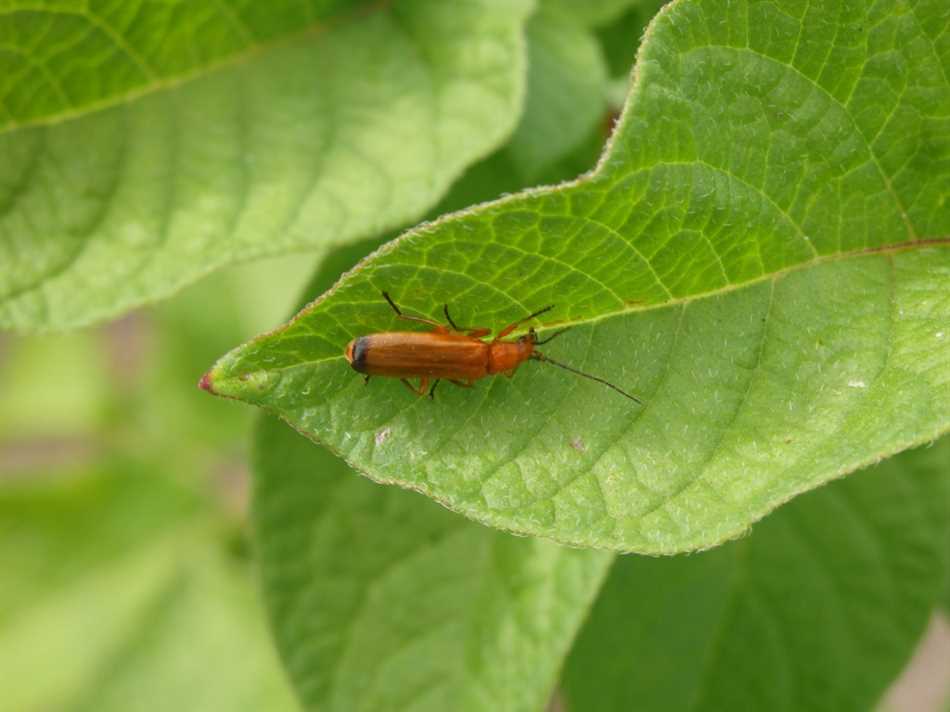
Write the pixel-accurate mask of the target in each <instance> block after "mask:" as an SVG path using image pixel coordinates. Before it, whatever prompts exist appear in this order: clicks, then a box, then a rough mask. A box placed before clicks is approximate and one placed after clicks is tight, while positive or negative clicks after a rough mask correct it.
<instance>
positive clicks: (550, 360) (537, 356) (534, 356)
mask: <svg viewBox="0 0 950 712" xmlns="http://www.w3.org/2000/svg"><path fill="white" fill-rule="evenodd" d="M558 333H560V332H558ZM555 336H557V334H555ZM553 338H554V336H552V337H551V339H553ZM551 339H548V341H550V340H551ZM530 358H532V359H533V360H535V361H541V362H543V363H549V364H551V365H552V366H557V367H558V368H563V369H564V370H565V371H570V372H571V373H573V374H575V375H577V376H582V377H583V378H589V379H590V380H592V381H597V382H598V383H602V384H603V385H605V386H607V388H612V389H614V390H615V391H617V393H619V394H620V395H622V396H625V397H627V398H629V399H630V400H632V401H633V402H634V403H640V404H642V403H643V401H642V400H640V399H639V398H637V397H636V396H634V395H630V394H629V393H627V392H626V391H625V390H623V389H621V388H618V387H617V386H615V385H614V384H613V383H611V382H610V381H605V380H604V379H603V378H599V377H597V376H592V375H591V374H589V373H584V372H583V371H578V370H577V369H576V368H574V367H573V366H568V365H567V364H566V363H561V362H560V361H555V360H554V359H553V358H550V357H548V356H545V355H544V354H542V353H540V352H539V351H535V352H534V353H532V354H531V356H530Z"/></svg>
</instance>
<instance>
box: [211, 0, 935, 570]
mask: <svg viewBox="0 0 950 712" xmlns="http://www.w3.org/2000/svg"><path fill="white" fill-rule="evenodd" d="M836 7H837V6H836ZM839 9H840V12H835V13H831V12H829V11H828V10H827V9H823V8H821V7H815V8H809V9H807V10H804V9H803V10H802V12H801V13H799V14H797V15H794V16H793V15H792V14H780V13H778V11H777V10H776V8H775V6H774V4H772V3H768V2H756V1H752V0H750V1H748V2H740V3H734V4H731V5H729V6H725V5H723V4H721V3H718V2H703V1H702V0H696V1H693V2H686V1H680V2H677V3H674V4H673V5H672V6H668V7H667V8H665V9H664V11H663V12H661V13H660V15H659V16H658V17H657V18H656V19H655V21H654V22H653V23H652V24H651V27H650V30H649V31H648V33H647V34H648V36H647V39H646V40H645V42H644V45H643V47H642V49H641V54H640V57H639V63H638V67H637V71H636V72H635V77H636V81H635V84H634V86H633V87H632V89H631V94H630V97H629V100H628V104H627V107H626V109H625V112H624V115H623V117H622V119H621V123H620V126H619V128H618V130H617V131H616V133H615V134H614V138H613V140H612V143H611V145H610V146H609V148H608V150H607V152H606V154H605V156H604V157H603V159H602V160H601V163H600V164H599V166H598V168H597V170H596V171H595V172H594V173H592V174H590V175H589V176H586V177H584V178H583V179H581V180H579V181H577V182H575V183H573V184H565V185H561V186H557V187H555V188H550V189H543V190H535V191H530V192H527V193H525V194H522V195H518V196H513V197H511V198H508V199H503V200H501V201H498V202H497V203H494V204H491V205H487V206H481V207H479V208H477V209H474V210H471V211H469V212H465V213H460V214H456V215H453V216H449V217H447V218H445V219H442V220H439V221H437V222H436V223H434V224H427V225H423V226H421V227H420V228H418V229H416V230H413V231H411V232H410V233H408V234H407V235H405V236H404V237H402V238H401V239H399V240H397V241H396V242H394V243H391V244H390V245H387V246H386V247H385V248H383V249H382V250H380V251H378V252H377V253H375V254H374V255H372V256H371V257H370V258H369V259H367V260H366V261H364V262H363V263H361V264H360V265H359V266H358V268H356V269H355V270H353V271H351V272H350V273H348V274H347V275H346V276H345V277H344V278H343V279H342V280H341V281H340V282H339V283H338V284H337V285H336V286H335V287H334V289H332V290H331V291H330V292H329V293H327V294H326V295H324V296H323V297H322V298H320V299H319V300H317V301H316V302H314V303H313V304H311V305H310V306H309V307H308V308H307V309H305V310H304V311H303V312H301V314H299V315H298V316H297V317H296V318H295V319H294V320H293V321H292V322H290V323H289V324H288V325H286V326H284V327H282V328H280V329H278V330H276V331H274V332H272V333H270V334H268V335H265V336H262V337H260V338H258V339H256V340H254V341H252V342H250V343H248V344H246V345H244V346H242V347H240V348H238V349H235V350H234V351H232V352H231V353H230V354H228V355H227V356H225V357H224V358H223V359H222V360H221V361H219V362H218V363H217V364H216V365H215V367H214V368H213V370H212V371H211V372H210V373H209V375H208V380H207V381H206V383H207V385H209V386H210V388H211V389H212V390H213V391H214V392H216V393H219V394H221V395H224V396H229V397H233V398H239V399H243V400H245V401H247V402H250V403H254V404H257V405H261V406H263V407H265V408H266V409H268V410H270V411H273V412H276V413H278V414H280V415H281V417H283V418H284V419H285V420H287V421H288V422H289V423H291V424H292V425H293V426H294V427H295V428H297V429H298V430H300V431H301V432H303V433H304V434H306V435H307V436H308V437H310V438H312V439H314V440H317V441H319V442H322V443H325V444H327V445H328V446H329V447H330V448H331V449H333V450H335V451H336V452H338V453H340V454H341V455H342V456H343V457H344V458H345V459H346V460H347V462H348V463H350V464H351V465H352V466H353V467H355V468H356V469H358V470H359V471H361V472H363V473H365V474H367V475H368V476H370V477H371V478H373V479H375V480H377V481H380V482H385V483H397V484H400V485H402V486H404V487H409V488H412V489H417V490H419V491H422V492H424V493H426V494H428V495H429V496H431V497H433V498H435V499H437V500H438V501H440V502H442V503H443V504H445V505H446V506H449V507H450V508H452V509H455V510H457V511H460V512H462V513H464V514H466V515H467V516H470V517H472V518H475V519H477V520H479V521H481V522H484V523H487V524H490V525H493V526H496V527H500V528H504V529H508V530H512V531H517V532H520V533H525V534H532V535H540V536H545V537H550V538H553V539H556V540H559V541H564V542H569V543H572V544H576V545H584V546H596V547H605V548H611V549H617V550H625V551H638V552H653V553H660V552H663V553H672V552H677V551H685V550H692V549H698V548H704V547H709V546H712V545H714V544H717V543H720V542H722V541H724V540H726V539H729V538H732V537H735V536H737V535H739V534H741V533H742V532H743V531H745V530H746V529H747V528H748V527H749V525H750V524H751V523H752V522H754V521H756V520H757V519H759V518H761V517H762V516H764V515H765V514H766V513H767V512H769V511H770V510H772V509H773V508H775V507H776V506H778V505H779V504H781V503H783V502H785V501H786V500H788V499H789V498H791V497H793V496H795V495H796V494H799V493H801V492H804V491H807V490H809V489H812V488H814V487H816V486H818V485H820V484H822V483H824V482H827V481H828V480H830V479H832V478H835V477H838V476H841V475H843V474H845V473H847V472H850V471H852V470H854V469H856V468H858V467H861V466H862V465H865V464H867V463H869V462H872V461H876V460H877V459H879V458H881V457H883V456H885V455H887V454H889V453H893V452H897V451H899V450H902V449H904V448H907V447H909V446H911V445H914V444H917V443H922V442H925V441H927V440H930V439H933V438H935V437H936V436H938V435H939V434H941V433H943V432H946V431H947V430H948V428H950V328H948V324H950V300H948V299H947V297H946V295H947V294H948V293H950V250H948V249H947V247H948V243H950V237H948V236H950V202H947V201H946V200H945V197H946V186H947V185H948V181H950V123H948V121H947V119H946V116H947V115H950V87H948V84H947V80H946V77H947V76H948V74H950V54H948V53H947V52H946V48H947V47H950V43H948V41H947V40H948V38H950V35H948V34H947V32H948V30H947V26H946V23H945V22H943V19H942V18H943V17H944V15H943V10H942V4H941V3H938V2H923V3H919V4H917V5H916V6H915V7H914V9H913V11H912V12H905V11H904V7H903V5H900V4H897V3H884V4H881V3H871V2H870V1H869V0H868V2H855V3H852V4H850V5H848V6H847V7H846V8H839ZM941 52H942V54H941ZM382 290H388V291H389V292H391V293H392V295H393V297H394V298H395V299H396V301H397V302H398V303H399V304H401V305H402V306H403V307H404V308H405V309H407V310H410V311H413V312H419V313H422V314H424V315H427V316H430V317H433V318H441V307H442V304H443V303H448V304H450V305H451V307H452V309H453V310H454V313H455V318H456V321H457V322H458V323H463V322H464V323H466V324H475V325H478V326H488V327H493V328H495V329H499V328H501V327H502V326H504V325H505V324H507V323H510V322H512V321H515V320H516V319H519V318H522V317H524V316H525V315H526V314H528V313H529V312H531V311H534V310H536V309H538V308H540V307H543V306H544V305H546V304H555V305H556V308H555V309H554V310H553V311H552V312H551V313H550V314H549V315H546V316H545V319H546V321H547V323H546V327H547V328H552V327H555V326H564V325H569V326H573V327H574V328H573V330H572V331H571V332H570V333H569V334H567V335H565V336H563V337H561V338H560V339H559V340H558V341H557V342H554V343H553V344H551V345H550V346H548V347H545V349H546V350H547V353H549V354H550V355H551V356H552V357H554V358H557V359H559V360H562V361H565V362H568V363H570V364H572V365H574V366H575V367H577V368H582V369H584V370H586V371H588V372H591V373H593V374H596V375H599V376H602V377H604V378H607V379H608V380H610V381H612V382H613V383H616V384H618V385H619V386H621V387H623V388H625V389H627V390H629V391H632V392H635V393H637V394H639V395H640V396H641V397H642V398H643V399H644V401H645V405H644V406H642V407H638V406H635V405H634V404H631V403H630V402H629V401H628V400H626V399H624V398H622V397H620V396H619V395H617V394H616V393H614V392H612V391H610V390H607V389H605V388H603V387H601V386H600V385H598V384H596V383H591V382H589V381H583V380H580V379H578V378H575V377H573V376H572V375H571V374H568V373H564V372H562V371H559V370H557V369H553V368H545V367H544V366H543V365H540V364H529V365H527V366H525V367H524V368H522V369H521V371H519V373H518V374H517V376H516V377H515V378H514V379H512V380H507V379H500V378H496V379H492V380H490V381H488V382H484V383H479V384H478V385H477V386H476V388H475V389H474V390H464V391H463V390H459V389H455V388H452V387H450V386H449V385H448V384H446V385H445V386H443V387H441V389H440V391H439V393H438V397H437V398H436V399H435V401H434V402H430V401H428V400H418V399H415V398H413V397H412V396H411V395H410V394H409V393H408V392H407V391H406V389H404V388H403V386H402V385H401V384H400V383H398V382H396V381H395V380H389V381H387V380H386V379H377V380H376V382H374V383H370V385H369V387H364V386H363V384H362V381H361V379H360V378H358V376H357V375H356V374H354V373H353V372H352V371H351V370H350V369H349V368H348V366H347V363H346V361H345V360H344V359H343V350H344V347H345V345H346V344H347V342H348V341H349V340H350V339H352V338H354V337H357V336H361V335H365V334H370V333H373V332H378V331H384V330H387V329H393V328H397V326H398V327H402V328H405V326H404V324H401V323H400V322H398V321H397V320H395V319H394V317H393V314H392V311H391V310H390V309H389V307H388V306H387V305H386V304H385V302H383V301H382V299H381V297H380V292H381V291H382ZM542 333H550V332H547V331H546V330H545V331H543V332H542ZM384 430H385V431H386V432H388V433H389V437H388V438H387V439H386V440H385V441H384V442H383V443H377V437H378V434H379V433H380V432H383V431H384Z"/></svg>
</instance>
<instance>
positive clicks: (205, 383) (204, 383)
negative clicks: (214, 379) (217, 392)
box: [198, 371, 214, 394]
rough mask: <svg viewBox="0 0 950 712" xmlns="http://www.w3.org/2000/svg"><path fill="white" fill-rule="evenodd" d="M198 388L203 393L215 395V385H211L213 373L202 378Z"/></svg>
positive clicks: (209, 372)
mask: <svg viewBox="0 0 950 712" xmlns="http://www.w3.org/2000/svg"><path fill="white" fill-rule="evenodd" d="M198 388H200V389H201V390H203V391H208V393H212V394H213V393H214V384H213V383H211V371H208V372H207V373H206V374H205V375H203V376H202V377H201V380H200V381H198Z"/></svg>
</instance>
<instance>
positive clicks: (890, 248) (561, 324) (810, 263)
mask: <svg viewBox="0 0 950 712" xmlns="http://www.w3.org/2000/svg"><path fill="white" fill-rule="evenodd" d="M401 239H402V238H400V240H399V241H401ZM927 247H947V248H950V236H944V237H933V238H921V239H918V240H914V241H906V242H899V243H892V244H887V245H878V246H876V247H864V248H861V249H860V250H849V251H845V252H838V253H834V254H828V255H819V256H818V257H815V258H813V259H810V260H807V261H805V262H800V263H798V264H795V265H790V266H788V267H784V268H782V269H780V270H776V271H774V272H770V273H768V274H762V275H760V276H758V277H754V278H752V279H749V280H747V281H744V282H736V283H731V284H727V285H725V286H722V287H718V288H716V289H710V290H707V291H704V292H698V293H697V294H691V295H688V296H685V297H676V298H673V299H670V300H667V301H665V302H656V303H653V304H646V305H642V306H634V305H632V304H629V303H628V304H627V305H626V306H625V307H623V308H621V309H616V310H612V311H605V312H603V313H601V314H598V315H596V316H591V317H589V318H586V319H572V320H567V321H558V322H551V323H548V324H544V325H542V326H540V327H536V328H535V331H536V332H538V333H539V334H542V333H545V332H546V331H550V330H551V329H555V328H558V329H563V328H566V327H575V326H587V325H590V324H596V323H598V322H601V321H605V320H607V319H613V318H615V317H622V316H627V315H629V314H637V313H641V312H650V311H654V310H657V309H666V308H668V307H674V306H679V305H683V304H690V303H691V302H694V301H698V300H700V299H708V298H711V297H717V296H720V295H722V294H728V293H730V292H734V291H737V290H739V289H744V288H746V287H751V286H754V285H756V284H761V283H765V282H767V281H769V280H772V281H775V280H778V279H781V278H782V277H784V276H786V275H788V274H792V273H794V272H800V271H804V270H806V269H810V268H812V267H817V266H820V265H823V264H829V263H833V262H839V261H843V260H847V259H852V258H859V257H863V256H871V255H893V254H897V253H900V252H908V251H910V250H915V249H924V248H927ZM332 292H333V290H331V291H329V292H326V293H324V294H323V295H321V296H320V297H319V298H318V299H317V300H316V301H315V302H313V304H312V305H311V308H310V309H305V310H303V311H301V312H299V313H298V314H297V315H295V316H294V317H293V319H291V320H290V321H289V322H288V323H287V324H286V325H285V326H283V327H282V328H280V329H277V330H275V331H271V332H268V333H267V334H265V335H263V336H262V337H260V338H261V339H264V338H267V339H272V338H274V337H278V338H279V337H280V336H281V335H282V334H283V333H284V332H285V331H287V330H288V329H290V328H291V327H292V326H293V325H294V324H295V323H296V322H297V320H298V319H302V318H305V317H307V316H309V315H310V313H311V311H312V310H313V309H315V308H317V307H319V305H320V304H321V303H322V302H323V301H324V300H325V299H327V298H328V297H329V296H330V295H331V294H332ZM328 316H332V315H331V314H328ZM336 323H337V325H338V326H340V327H341V328H342V329H344V330H346V331H347V332H348V333H349V334H350V335H351V336H352V337H354V338H355V337H357V336H363V335H365V334H360V333H356V332H353V331H351V330H349V325H347V324H343V323H341V322H339V321H337V322H336ZM520 333H524V332H523V330H519V331H515V332H514V334H520ZM254 345H256V340H255V341H253V342H251V343H250V344H248V346H254ZM239 348H241V349H243V348H245V347H239ZM225 358H228V357H227V356H225ZM343 358H344V356H343V353H342V351H341V352H340V354H339V355H338V356H326V357H324V358H318V359H309V360H306V361H298V362H297V363H294V364H290V365H287V366H279V367H270V368H258V369H255V372H265V373H285V372H289V371H293V370H294V369H298V368H305V367H312V366H318V365H320V364H324V363H331V362H334V363H335V362H338V361H340V360H343ZM213 370H214V369H212V371H213ZM243 372H244V373H250V372H251V371H243Z"/></svg>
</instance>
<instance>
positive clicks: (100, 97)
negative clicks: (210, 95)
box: [0, 0, 359, 131]
mask: <svg viewBox="0 0 950 712" xmlns="http://www.w3.org/2000/svg"><path fill="white" fill-rule="evenodd" d="M347 5H351V6H358V5H359V3H356V2H351V0H305V1H304V2H299V1H298V2H293V1H292V0H277V2H271V3H269V4H268V8H267V11H266V12H265V11H263V10H262V9H261V7H260V6H259V5H257V4H246V3H239V2H235V1H234V0H223V1H222V2H216V3H201V4H198V3H188V2H187V1H186V0H164V1H163V2H161V3H142V2H132V3H104V2H95V1H93V2H80V1H79V0H55V1H52V0H46V1H45V2H43V1H41V2H36V1H35V0H26V1H24V0H11V1H10V2H7V3H5V4H4V8H3V10H2V14H0V37H2V41H3V45H4V52H3V53H2V54H0V112H2V113H0V117H2V118H0V131H3V130H10V129H13V128H18V127H22V126H24V125H29V124H33V123H39V122H54V121H61V120H63V119H65V118H70V117H73V116H76V115H79V114H82V113H85V112H87V111H89V110H90V109H92V108H96V107H101V106H105V105H109V104H114V103H116V102H118V101H120V100H122V99H124V98H128V97H130V96H134V95H136V94H141V93H145V92H148V91H159V90H162V89H165V88H168V87H169V86H170V85H172V84H174V83H176V82H180V81H182V80H184V79H188V78H190V77H193V76H195V75H198V74H201V73H203V72H207V71H209V70H212V69H214V68H215V67H217V66H219V65H221V64H222V63H224V62H228V61H234V60H235V59H238V58H240V57H241V56H242V55H246V54H248V53H250V52H255V51H261V50H263V49H266V48H267V44H268V43H274V42H275V41H278V40H280V39H282V38H284V37H286V36H287V35H289V34H294V33H299V32H301V31H304V30H309V31H319V30H320V29H323V28H325V27H326V24H327V21H328V20H329V19H330V18H331V17H332V16H333V15H334V14H335V13H336V12H337V11H338V10H339V9H341V8H343V7H345V6H347Z"/></svg>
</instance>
